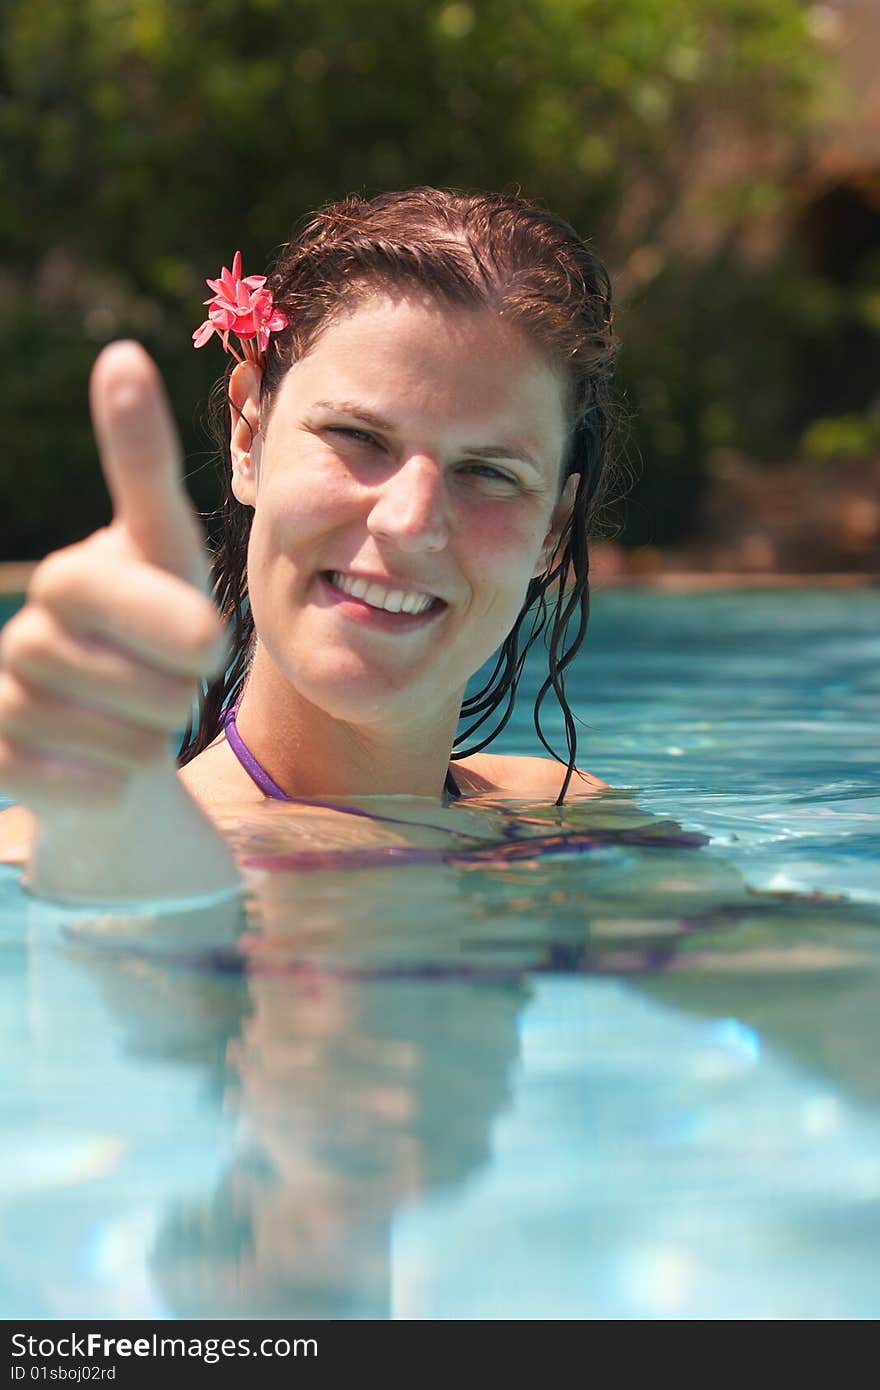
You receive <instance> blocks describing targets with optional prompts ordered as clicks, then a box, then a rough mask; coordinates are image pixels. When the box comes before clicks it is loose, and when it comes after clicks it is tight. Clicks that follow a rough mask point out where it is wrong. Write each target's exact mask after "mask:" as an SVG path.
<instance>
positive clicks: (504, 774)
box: [452, 753, 610, 801]
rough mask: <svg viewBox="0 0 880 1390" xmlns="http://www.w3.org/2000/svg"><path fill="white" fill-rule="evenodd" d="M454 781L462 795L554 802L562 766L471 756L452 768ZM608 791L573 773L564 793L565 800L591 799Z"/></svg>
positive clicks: (537, 760)
mask: <svg viewBox="0 0 880 1390" xmlns="http://www.w3.org/2000/svg"><path fill="white" fill-rule="evenodd" d="M452 768H453V772H454V774H455V777H456V780H457V781H458V782H459V783H460V784H461V787H462V790H463V791H465V792H497V793H500V794H501V795H502V796H523V797H534V798H535V799H536V800H542V801H545V800H546V801H555V800H556V798H557V796H558V795H559V791H560V788H561V786H562V781H563V778H564V777H565V771H566V768H565V764H563V763H558V762H556V760H555V759H554V758H527V757H518V756H516V755H515V754H506V755H505V754H499V753H474V754H473V755H472V756H471V757H469V758H462V759H461V760H460V761H459V762H455V763H453V765H452ZM607 790H610V789H609V786H608V783H607V782H603V781H602V780H601V778H599V777H592V776H591V775H590V773H588V772H581V771H580V769H576V770H575V774H574V775H573V776H572V779H571V781H570V783H569V786H568V791H567V792H566V801H567V800H569V798H571V797H575V796H578V795H580V796H592V795H593V794H594V793H595V792H601V791H607Z"/></svg>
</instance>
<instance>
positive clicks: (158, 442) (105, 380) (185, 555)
mask: <svg viewBox="0 0 880 1390" xmlns="http://www.w3.org/2000/svg"><path fill="white" fill-rule="evenodd" d="M89 403H90V406H91V412H92V424H93V426H94V430H95V438H96V440H97V443H98V453H99V455H100V458H101V467H102V469H103V471H104V477H105V479H106V482H107V487H108V490H109V492H110V498H111V501H112V503H113V515H114V518H115V520H116V521H118V522H121V523H122V525H123V526H124V528H125V530H126V531H127V533H128V535H129V536H130V538H131V540H132V541H133V543H134V545H135V547H136V548H137V550H139V551H140V552H141V554H142V555H143V557H144V559H145V560H146V561H147V562H148V563H150V564H154V565H156V566H158V567H159V568H160V569H163V570H167V571H168V572H169V573H170V574H175V575H177V576H178V577H179V578H180V579H185V580H188V581H189V582H190V583H192V584H196V585H198V586H199V588H201V589H203V590H205V591H207V587H208V557H207V553H206V549H205V544H204V535H203V533H202V530H201V527H200V525H199V523H198V520H197V518H196V515H195V512H194V511H193V508H192V505H191V503H190V501H189V498H188V497H187V494H186V490H185V488H184V485H183V477H182V473H181V460H182V450H181V447H180V440H179V438H178V435H177V430H176V428H175V425H174V421H173V419H172V416H171V410H170V407H169V404H168V397H167V396H166V394H165V387H164V385H163V383H162V378H161V376H160V375H159V370H158V368H157V367H156V364H155V363H154V361H153V359H152V358H151V357H150V356H149V354H148V353H147V352H145V351H144V349H143V348H142V347H141V346H140V344H139V343H136V342H132V341H129V340H125V341H120V342H116V343H111V344H110V345H109V347H106V348H104V350H103V351H102V352H101V353H100V354H99V356H98V358H97V361H96V362H95V365H94V367H93V368H92V375H91V379H90V382H89Z"/></svg>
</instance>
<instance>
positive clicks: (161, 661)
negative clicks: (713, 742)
mask: <svg viewBox="0 0 880 1390" xmlns="http://www.w3.org/2000/svg"><path fill="white" fill-rule="evenodd" d="M225 276H226V277H227V278H226V279H224V281H222V282H217V285H216V286H215V288H217V291H218V293H217V295H216V296H215V298H214V300H212V301H209V302H210V303H211V304H212V310H211V314H210V316H209V319H208V321H207V322H206V323H205V324H204V325H203V327H202V329H201V330H199V331H198V332H197V333H196V334H195V335H194V337H195V339H196V345H197V346H202V345H203V344H204V343H205V342H206V341H207V340H208V338H209V337H210V336H211V334H212V332H214V331H216V332H217V333H218V334H219V335H220V336H221V337H222V338H223V341H224V345H228V339H229V333H230V331H231V332H232V333H235V332H236V328H238V330H239V333H240V336H241V337H242V338H244V339H246V341H247V352H246V355H245V356H244V358H243V359H242V360H240V361H238V362H237V363H230V371H229V372H228V374H227V377H226V378H225V386H226V391H225V398H226V401H227V402H228V407H229V414H230V419H231V430H230V431H229V433H228V438H227V443H228V446H229V447H228V457H227V460H226V464H227V474H226V476H227V497H226V500H225V504H224V531H223V536H222V540H221V543H220V546H219V550H218V553H217V554H216V556H215V557H214V566H213V569H214V575H213V577H214V596H215V599H216V606H215V604H214V603H212V602H211V601H210V599H209V598H208V597H207V592H208V564H207V559H206V556H205V554H204V547H203V538H202V536H201V533H200V530H199V527H198V523H197V521H196V520H195V517H194V515H193V513H192V511H191V508H190V506H189V503H188V502H187V500H186V496H185V492H184V488H183V484H182V481H181V475H180V463H179V447H178V444H177V440H176V435H175V431H174V427H173V424H172V422H171V418H170V414H169V412H168V408H167V404H166V400H165V396H164V392H163V390H162V386H161V382H160V380H159V377H158V373H157V372H156V370H155V367H154V366H153V364H152V362H151V361H150V359H149V358H148V357H147V355H146V354H145V353H144V352H143V350H142V349H140V348H139V347H138V346H137V344H134V343H117V344H113V345H112V346H111V347H109V348H107V349H105V351H104V352H103V353H102V354H101V355H100V357H99V358H98V361H97V363H96V365H95V368H94V371H93V375H92V382H91V404H92V414H93V420H94V425H95V432H96V437H97V441H98V447H99V451H100V455H101V462H102V466H103V469H104V473H105V476H106V479H107V483H108V487H109V490H110V493H111V497H112V500H113V506H114V520H113V522H112V524H111V525H110V526H109V527H107V528H105V529H102V530H101V531H98V532H97V533H95V534H94V535H93V536H90V537H89V538H88V539H87V540H85V541H83V542H81V543H79V544H77V545H74V546H71V547H69V548H67V549H66V550H63V551H60V552H57V553H55V554H53V555H50V556H49V557H48V558H47V559H46V560H44V561H43V563H42V564H41V565H40V566H39V567H38V569H37V570H36V572H35V574H34V577H33V580H32V582H31V585H30V588H29V591H28V596H27V602H26V604H25V605H24V607H23V609H22V610H21V611H20V612H19V613H18V614H17V615H16V616H15V617H14V618H13V619H12V620H11V621H10V622H9V623H8V624H7V626H6V628H5V630H4V632H3V636H2V647H0V662H2V672H0V787H2V788H3V790H4V791H5V792H6V793H7V794H8V795H10V796H13V797H15V798H16V799H18V800H19V801H20V802H21V803H22V805H21V806H20V807H15V808H13V809H12V810H11V811H8V812H5V813H4V814H3V815H2V816H0V852H2V854H3V856H4V857H5V858H6V859H15V858H26V859H27V860H28V873H27V880H28V882H29V885H30V886H31V888H32V889H33V890H34V891H36V892H38V893H42V894H45V895H47V896H58V897H63V898H66V899H72V900H113V899H131V898H137V897H139V896H144V895H146V896H151V897H156V896H158V897H169V898H175V897H179V896H181V895H188V894H207V893H214V892H218V893H223V892H226V891H228V890H231V889H233V888H234V887H235V885H236V883H237V872H236V868H235V864H234V861H233V858H232V855H231V852H230V851H229V849H228V848H227V845H226V843H225V841H224V839H223V837H222V835H221V834H220V833H219V831H218V830H217V828H216V827H215V825H214V823H213V817H214V816H215V815H216V814H217V812H219V811H222V810H225V809H227V808H229V807H230V806H237V805H247V804H254V803H255V802H262V801H264V799H265V798H266V797H267V796H269V797H273V798H275V799H299V798H304V799H306V800H315V799H328V798H330V799H333V798H346V797H357V796H364V795H370V794H389V793H393V794H400V795H411V796H417V797H431V798H435V799H436V798H439V797H441V795H444V794H445V795H446V796H448V797H451V798H455V797H457V796H458V795H461V794H464V795H467V794H469V793H471V794H473V793H479V792H489V793H493V794H498V795H502V796H511V797H531V798H545V799H547V800H550V799H559V800H561V799H562V797H563V796H564V795H565V794H567V793H568V792H569V791H570V790H578V789H579V790H580V791H587V792H593V791H595V790H596V789H597V788H601V787H602V786H603V785H604V784H603V783H601V782H599V781H597V780H596V779H595V778H590V777H588V776H587V775H586V774H583V773H578V772H577V771H576V769H575V756H576V738H575V726H574V722H573V720H572V718H571V715H570V712H569V711H568V707H567V705H566V703H565V692H564V672H565V669H566V667H567V665H568V664H569V663H570V661H571V659H572V657H573V656H574V654H575V652H576V651H577V650H578V648H579V647H580V645H581V643H582V641H583V638H584V635H585V632H586V623H587V615H588V601H589V558H588V545H587V535H588V526H589V521H590V518H591V516H592V514H593V512H594V510H595V507H596V504H597V501H598V499H599V497H600V494H601V491H602V487H603V483H604V481H605V476H606V467H605V465H606V455H607V446H608V437H609V425H610V410H609V403H608V380H609V374H610V368H611V361H612V356H613V349H614V342H613V337H612V329H611V297H610V288H609V283H608V277H607V275H606V273H605V271H604V270H603V268H602V266H601V265H600V263H599V262H598V261H597V259H596V258H595V256H594V255H593V253H592V252H591V251H590V250H589V249H588V248H587V247H586V246H585V245H584V243H583V242H582V241H581V240H580V239H579V238H578V237H577V236H576V234H575V233H574V232H573V231H572V229H571V228H570V227H568V226H567V225H566V224H565V223H563V222H561V221H560V220H559V219H557V218H555V217H553V216H552V215H550V214H548V213H546V212H544V211H542V210H540V209H538V208H536V207H534V206H532V205H531V204H529V203H527V202H526V201H524V200H522V199H520V198H517V197H512V196H502V195H494V194H491V195H462V194H455V193H448V192H443V191H440V190H436V189H427V188H423V189H414V190H409V191H406V192H402V193H391V194H384V195H382V196H380V197H378V198H375V199H373V200H371V201H364V200H361V199H358V198H349V199H346V200H344V201H342V202H341V203H338V204H335V205H333V206H331V207H329V208H327V209H325V210H324V211H323V212H321V213H320V214H319V215H318V216H317V217H316V218H315V219H314V220H313V221H311V222H310V223H309V225H308V226H307V227H306V228H305V229H304V231H303V232H302V233H301V234H300V235H299V236H298V237H297V238H296V239H295V240H294V241H292V242H291V243H290V244H289V245H287V246H285V247H284V248H283V250H282V251H281V253H280V256H279V257H278V260H277V263H276V266H275V269H274V271H273V273H272V275H271V276H270V277H269V279H268V281H267V282H266V283H265V285H264V284H263V282H262V281H261V280H259V279H258V278H254V277H251V278H249V279H248V280H247V281H243V280H242V279H241V277H240V264H239V263H238V258H236V264H235V266H234V268H233V273H230V272H225ZM224 296H225V297H224ZM230 296H232V299H230ZM235 296H238V299H237V301H236V299H235ZM236 303H237V306H238V307H237V309H236ZM230 304H231V305H232V307H230ZM224 306H225V307H224ZM236 313H237V314H238V317H237V318H236ZM248 314H250V317H248ZM542 628H543V629H545V641H546V643H547V648H548V652H549V668H550V669H549V675H548V679H547V682H546V684H545V687H544V690H543V691H542V694H541V697H540V700H541V701H542V700H543V697H544V695H546V694H547V693H548V692H549V691H551V690H552V691H553V692H554V693H555V694H556V696H557V698H558V699H559V700H560V702H561V704H562V708H563V713H564V715H565V724H566V733H567V741H568V753H569V759H568V767H567V768H565V765H564V764H563V763H561V762H560V761H559V760H553V759H550V758H544V757H541V758H516V757H503V756H494V755H492V754H489V753H486V752H484V751H482V750H483V749H484V748H485V746H486V744H487V743H488V742H489V741H491V738H492V737H494V734H495V733H497V732H498V730H499V729H500V728H501V727H503V724H504V723H505V722H506V717H507V716H508V715H509V711H510V709H511V708H512V702H513V697H514V695H515V691H516V683H517V680H518V677H519V673H520V670H521V662H522V657H523V655H524V652H525V650H527V648H528V646H529V645H530V642H531V641H533V640H534V639H535V638H536V637H537V636H538V633H539V632H540V631H541V630H542ZM227 634H228V635H227ZM230 643H231V651H230ZM499 649H500V654H499V657H498V661H497V664H496V667H495V672H494V675H493V677H492V679H491V680H490V681H489V683H488V685H487V687H486V688H485V690H484V691H482V692H480V693H479V694H478V695H477V696H474V697H472V698H471V699H470V700H469V701H467V702H466V703H465V705H464V708H462V701H463V697H464V691H465V685H466V682H467V681H468V679H469V677H470V676H472V675H473V674H474V672H476V671H477V670H478V669H479V668H480V667H481V666H482V665H483V663H484V662H486V661H487V660H488V658H489V657H490V656H491V655H492V654H493V653H495V652H498V651H499ZM205 678H206V685H204V686H203V680H205ZM197 687H198V689H199V691H200V692H201V698H200V705H201V718H200V721H199V723H198V727H197V730H196V731H195V734H193V733H192V732H191V733H190V734H189V735H188V737H187V740H186V743H185V747H184V749H183V751H182V752H181V753H180V754H179V755H178V758H177V760H176V761H175V759H174V758H173V757H172V754H171V753H170V751H169V734H170V733H172V732H173V731H174V730H175V729H178V728H180V727H181V725H182V724H183V723H184V722H185V721H186V718H187V716H188V714H189V711H190V710H191V705H192V699H193V695H194V692H195V690H196V688H197ZM539 703H540V701H539ZM461 714H464V716H465V723H466V725H467V724H468V720H469V719H470V724H469V730H470V732H474V731H476V730H477V729H481V730H482V731H481V733H480V735H479V739H480V741H479V742H478V743H477V745H476V748H475V749H472V750H471V751H469V752H468V751H467V750H466V751H465V753H464V755H462V754H461V753H458V752H457V753H456V754H454V755H453V752H452V750H453V744H454V742H455V740H456V729H457V726H458V722H459V717H460V715H461ZM471 716H474V717H473V718H472V719H471ZM493 716H497V718H496V724H495V728H494V729H493V728H491V727H490V729H489V731H488V733H487V732H486V731H485V729H484V728H483V726H484V724H485V722H486V721H489V722H490V723H491V720H492V718H493ZM536 722H537V715H536ZM467 732H468V729H467V728H466V733H467ZM539 732H540V727H539ZM542 737H543V736H542ZM451 759H452V762H453V765H452V766H450V760H451ZM573 774H574V776H575V778H576V780H575V781H572V776H573ZM570 784H571V785H570ZM25 808H27V809H25Z"/></svg>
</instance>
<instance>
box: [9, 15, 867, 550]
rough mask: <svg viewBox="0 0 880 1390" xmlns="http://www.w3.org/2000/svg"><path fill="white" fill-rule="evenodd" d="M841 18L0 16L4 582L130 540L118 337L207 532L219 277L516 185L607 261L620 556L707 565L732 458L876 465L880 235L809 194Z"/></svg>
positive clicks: (821, 191) (854, 194) (861, 216)
mask: <svg viewBox="0 0 880 1390" xmlns="http://www.w3.org/2000/svg"><path fill="white" fill-rule="evenodd" d="M828 11H829V7H828V6H812V5H808V4H805V3H801V0H613V3H610V2H609V0H514V3H511V0H480V3H473V4H465V3H427V4H422V3H414V0H381V3H375V0H369V3H368V2H367V0H332V3H327V0H320V3H319V0H193V2H192V3H181V0H76V3H70V2H69V0H5V3H4V6H3V9H2V54H0V62H2V67H0V187H2V198H0V248H2V260H0V320H2V340H3V344H4V352H3V367H2V372H0V418H2V421H3V430H4V435H5V444H6V447H5V448H4V450H3V452H2V455H0V515H2V518H3V525H2V549H0V559H4V560H12V559H27V558H32V557H36V556H38V555H41V554H43V553H44V552H45V551H47V550H48V549H50V548H53V547H55V546H58V545H61V544H64V543H67V542H69V541H71V540H74V539H76V538H78V537H81V536H83V535H84V534H86V533H87V532H88V531H90V530H91V529H93V528H94V527H95V526H96V525H98V524H101V523H102V522H103V521H105V520H106V519H107V516H108V506H107V502H106V499H105V496H104V490H103V485H102V482H101V478H100V473H99V470H98V467H97V463H96V457H95V451H94V445H93V442H92V437H91V431H90V427H89V421H88V414H87V406H86V383H87V378H88V372H89V368H90V365H91V362H92V360H93V358H94V356H95V354H96V352H97V351H98V349H99V347H100V346H101V344H103V343H104V342H106V341H108V340H110V339H112V338H115V337H120V336H128V335H132V336H135V337H137V338H139V339H140V340H141V341H142V342H143V343H144V344H145V345H146V346H147V348H148V349H149V351H150V352H152V353H153V354H154V356H155V357H156V359H157V360H158V362H159V364H160V366H161V368H162V371H163V372H164V374H165V377H166V380H167V383H168V387H169V390H170V393H171V396H172V400H173V403H174V406H175V409H176V412H177V417H178V421H179V423H180V427H181V431H182V434H183V437H184V442H185V446H186V450H187V467H188V472H189V477H190V485H191V489H192V492H193V495H194V497H195V499H196V501H197V504H198V505H199V506H200V507H201V508H203V509H207V508H209V507H210V506H212V505H213V504H214V502H215V500H216V483H215V481H214V471H213V465H212V462H211V458H210V445H209V441H208V440H207V438H206V436H205V434H204V431H203V429H202V427H201V423H200V422H201V418H202V416H203V413H204V403H205V401H206V399H207V396H208V393H209V390H210V387H211V384H212V382H213V381H214V379H215V378H216V377H217V376H218V375H219V373H220V371H221V370H222V367H223V362H222V360H221V353H220V351H219V348H218V347H217V346H216V344H213V343H212V344H211V345H210V346H209V347H208V348H206V349H204V350H203V351H201V352H195V351H193V349H192V346H191V342H190V335H191V332H192V329H193V328H194V327H195V326H196V325H197V324H198V323H199V322H200V321H201V319H202V317H203V313H202V305H201V301H202V300H203V299H204V297H205V296H206V294H207V293H208V291H207V290H206V289H205V288H204V277H205V276H206V275H215V274H216V273H217V272H218V270H219V267H220V265H221V263H226V264H230V263H231V257H232V253H233V252H234V251H235V250H236V249H238V248H240V249H241V250H242V252H243V255H244V265H245V271H246V273H250V274H255V273H258V272H260V271H262V270H263V269H264V268H265V265H266V263H267V260H268V258H269V257H270V255H271V253H272V251H273V249H274V248H275V247H276V246H277V245H278V244H279V243H280V242H282V241H284V240H286V239H287V237H288V236H289V235H290V232H291V230H292V228H293V227H294V226H295V225H296V224H297V223H298V222H299V221H300V220H301V219H302V217H303V216H304V215H305V214H306V213H308V212H309V210H311V209H313V208H314V207H315V206H317V205H319V204H321V203H323V202H326V201H328V200H330V199H332V198H334V197H336V196H339V195H341V194H343V193H347V192H351V191H359V192H364V193H367V194H370V193H373V192H377V191H379V190H382V189H387V188H394V187H404V186H407V185H411V184H416V183H434V184H440V185H446V186H454V187H460V188H501V189H521V190H522V192H523V193H525V194H526V195H527V196H529V197H532V198H534V199H537V200H538V201H540V202H542V203H543V204H545V205H546V206H548V207H550V208H551V209H553V210H554V211H556V212H558V213H560V214H561V215H562V216H564V217H565V218H567V219H568V220H569V221H570V222H572V223H573V224H574V225H575V226H576V227H577V229H578V230H579V231H580V232H581V234H582V235H584V236H587V237H588V238H590V239H591V240H592V241H593V243H594V244H595V246H596V247H597V249H598V250H599V252H600V254H602V256H603V257H604V258H605V259H606V261H607V262H608V264H609V266H610V268H611V270H612V273H613V275H614V278H615V282H616V287H617V293H618V300H619V314H618V330H619V335H620V337H621V339H622V342H623V351H622V355H621V359H620V384H619V393H620V397H621V401H622V404H623V407H624V411H625V414H626V416H627V418H628V420H629V426H628V437H627V440H626V446H625V452H624V454H623V456H622V463H621V474H620V480H619V486H620V488H621V489H622V488H623V487H628V488H629V495H628V498H627V501H626V502H625V504H621V505H619V506H618V507H617V509H616V510H615V511H614V512H613V513H611V514H610V515H609V517H608V518H607V519H606V520H607V529H608V531H609V533H615V532H617V533H618V538H619V540H620V541H621V542H622V543H623V544H624V545H625V546H627V547H631V548H632V547H645V546H656V547H663V546H676V545H682V544H686V543H687V542H688V541H689V540H690V539H692V538H693V536H694V534H695V532H696V530H697V529H698V527H699V525H700V517H701V514H702V513H701V507H702V505H703V501H704V498H705V493H706V488H707V486H708V482H709V480H710V476H711V470H712V466H713V459H714V460H716V461H717V459H718V458H719V457H721V458H722V460H723V459H724V458H729V457H731V456H735V457H745V458H747V459H748V460H749V461H750V462H752V463H754V465H755V466H756V467H758V468H761V469H766V470H767V472H768V475H769V474H770V473H772V472H773V470H774V469H776V468H778V467H779V466H780V464H782V463H785V464H787V465H790V463H791V461H792V460H795V461H800V463H802V466H803V467H804V468H805V469H813V470H815V469H816V468H819V469H828V468H833V467H835V466H837V465H838V464H840V462H841V460H844V461H845V460H848V459H853V458H861V457H863V456H866V455H870V454H871V452H872V450H875V449H876V446H877V442H878V422H877V417H876V395H877V390H878V381H880V250H878V247H880V213H878V212H877V211H876V210H874V211H872V207H873V206H874V205H873V204H872V202H871V197H869V196H868V195H867V194H865V193H864V191H863V190H862V191H861V192H860V191H859V189H858V187H855V188H854V187H853V186H852V181H850V183H849V184H846V185H845V186H839V187H838V186H836V185H835V184H834V181H833V180H831V181H830V182H829V181H828V179H825V182H824V183H823V181H822V179H821V178H818V177H817V176H816V173H815V169H816V160H817V155H816V150H817V140H819V141H820V142H821V132H822V131H823V129H825V128H826V127H827V125H828V123H829V121H830V120H833V119H834V113H835V112H839V110H840V108H841V103H843V104H845V102H846V91H845V90H844V88H845V83H842V82H841V78H840V72H839V70H838V67H837V65H836V63H835V61H834V59H833V55H832V54H831V53H830V52H829V48H828V44H827V43H826V42H824V39H823V24H822V23H821V22H817V15H818V20H819V21H821V19H822V14H823V13H824V14H825V16H826V19H827V13H828ZM825 28H827V24H826V25H825ZM847 197H849V198H850V199H851V201H852V200H855V203H854V205H853V206H852V207H850V206H848V205H847V204H846V198H847ZM835 200H836V201H835ZM841 200H843V201H841ZM860 200H861V201H860ZM855 204H858V206H856V205H855ZM876 206H877V207H880V197H878V199H877V204H876ZM872 219H873V220H872Z"/></svg>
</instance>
